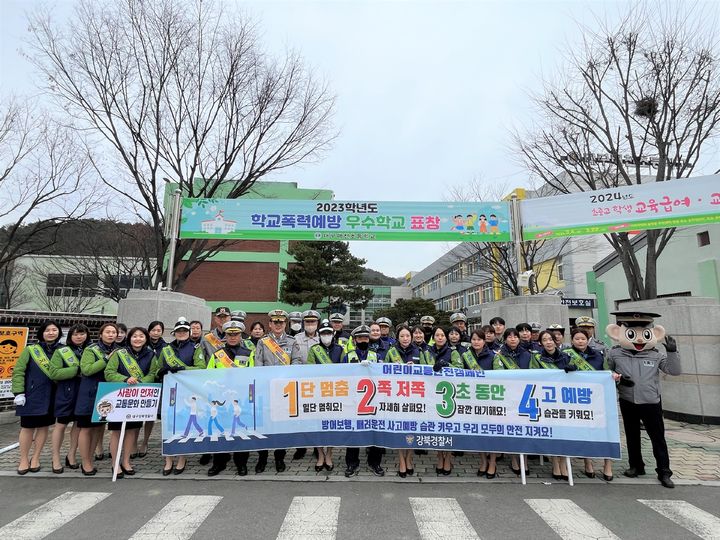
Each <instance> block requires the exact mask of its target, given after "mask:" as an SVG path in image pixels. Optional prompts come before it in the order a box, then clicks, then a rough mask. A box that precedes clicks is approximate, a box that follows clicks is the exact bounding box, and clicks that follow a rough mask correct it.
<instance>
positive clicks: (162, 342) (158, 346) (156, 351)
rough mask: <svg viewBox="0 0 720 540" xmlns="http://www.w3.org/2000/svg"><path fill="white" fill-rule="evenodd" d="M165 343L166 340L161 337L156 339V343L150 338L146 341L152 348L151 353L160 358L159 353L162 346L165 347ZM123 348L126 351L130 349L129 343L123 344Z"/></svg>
mask: <svg viewBox="0 0 720 540" xmlns="http://www.w3.org/2000/svg"><path fill="white" fill-rule="evenodd" d="M165 345H167V341H165V340H164V339H163V338H160V339H158V341H157V343H153V342H152V340H151V341H150V342H149V343H148V346H149V347H150V348H151V349H152V350H153V354H154V355H155V356H157V357H158V358H160V353H161V352H162V350H163V347H165ZM125 348H126V349H127V350H128V351H130V350H131V347H130V344H129V343H127V344H126V345H125Z"/></svg>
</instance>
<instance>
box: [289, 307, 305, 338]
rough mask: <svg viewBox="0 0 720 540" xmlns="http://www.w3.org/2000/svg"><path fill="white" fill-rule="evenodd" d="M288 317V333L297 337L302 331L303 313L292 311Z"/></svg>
mask: <svg viewBox="0 0 720 540" xmlns="http://www.w3.org/2000/svg"><path fill="white" fill-rule="evenodd" d="M288 319H289V320H290V328H289V330H288V335H290V336H291V337H295V336H297V335H298V334H299V333H300V332H302V320H303V317H302V313H301V312H299V311H291V312H290V313H289V314H288Z"/></svg>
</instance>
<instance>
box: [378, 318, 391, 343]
mask: <svg viewBox="0 0 720 540" xmlns="http://www.w3.org/2000/svg"><path fill="white" fill-rule="evenodd" d="M375 322H376V323H377V324H378V325H379V326H380V340H381V341H382V342H383V344H384V345H385V349H389V348H390V345H392V344H393V343H395V338H394V337H393V336H392V335H391V334H390V328H391V327H392V321H391V320H390V319H388V318H387V317H380V318H378V320H376V321H375Z"/></svg>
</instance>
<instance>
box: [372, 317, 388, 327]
mask: <svg viewBox="0 0 720 540" xmlns="http://www.w3.org/2000/svg"><path fill="white" fill-rule="evenodd" d="M375 324H379V325H380V326H392V321H391V320H390V319H388V318H387V317H380V318H379V319H378V320H377V321H375Z"/></svg>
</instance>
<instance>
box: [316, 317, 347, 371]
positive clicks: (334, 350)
mask: <svg viewBox="0 0 720 540" xmlns="http://www.w3.org/2000/svg"><path fill="white" fill-rule="evenodd" d="M318 336H319V340H320V342H319V343H316V344H315V345H312V346H311V347H310V350H309V351H308V357H307V363H308V364H339V363H340V362H342V357H343V354H344V353H343V348H342V347H341V346H340V345H338V344H337V343H336V342H335V330H334V329H333V327H332V325H331V324H330V321H329V320H327V319H323V320H322V322H321V323H320V327H319V328H318Z"/></svg>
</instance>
